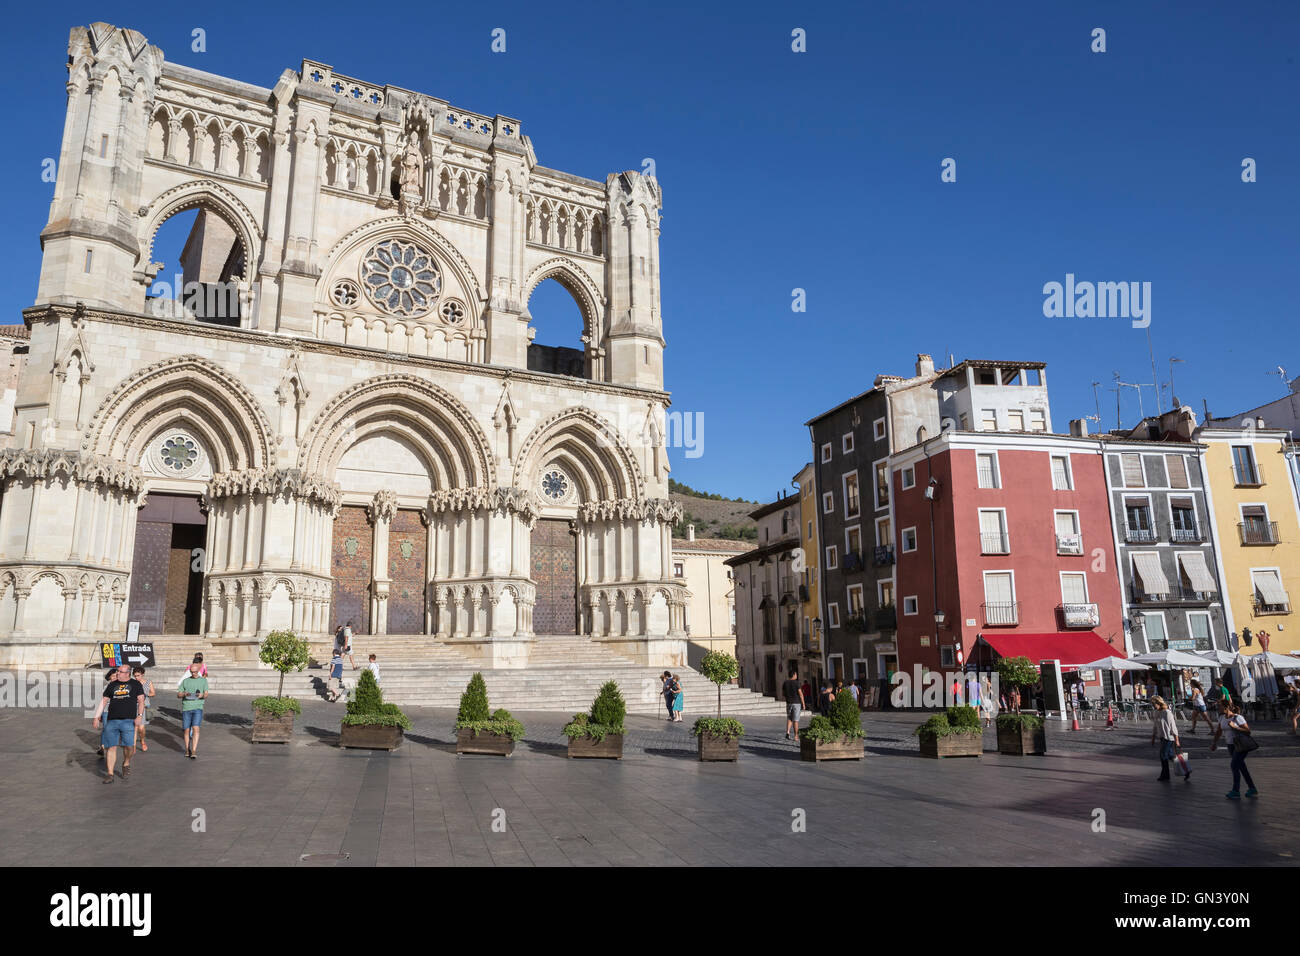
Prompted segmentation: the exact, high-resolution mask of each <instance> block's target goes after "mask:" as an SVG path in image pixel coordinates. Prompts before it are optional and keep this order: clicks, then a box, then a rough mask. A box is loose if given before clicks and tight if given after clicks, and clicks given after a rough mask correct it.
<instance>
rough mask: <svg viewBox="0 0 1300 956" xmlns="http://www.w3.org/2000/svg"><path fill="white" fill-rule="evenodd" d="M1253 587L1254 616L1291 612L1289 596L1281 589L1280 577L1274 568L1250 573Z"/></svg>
mask: <svg viewBox="0 0 1300 956" xmlns="http://www.w3.org/2000/svg"><path fill="white" fill-rule="evenodd" d="M1250 578H1251V583H1252V584H1254V585H1255V613H1256V614H1286V613H1289V612H1290V610H1291V596H1290V595H1289V594H1287V593H1286V589H1285V588H1283V587H1282V576H1281V574H1280V573H1279V572H1278V570H1277V569H1276V568H1265V569H1262V570H1259V571H1251V572H1250Z"/></svg>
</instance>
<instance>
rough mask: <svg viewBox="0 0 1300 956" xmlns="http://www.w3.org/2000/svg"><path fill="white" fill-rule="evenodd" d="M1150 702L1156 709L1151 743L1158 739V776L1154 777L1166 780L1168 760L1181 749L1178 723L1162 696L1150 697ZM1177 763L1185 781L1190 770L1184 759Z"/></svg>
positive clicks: (1167, 777) (1190, 773)
mask: <svg viewBox="0 0 1300 956" xmlns="http://www.w3.org/2000/svg"><path fill="white" fill-rule="evenodd" d="M1151 703H1152V705H1153V706H1154V707H1155V709H1156V725H1155V726H1154V727H1153V728H1151V743H1152V745H1154V744H1155V742H1156V741H1157V740H1159V741H1160V776H1158V777H1156V779H1157V780H1168V779H1169V761H1171V760H1173V759H1174V757H1175V756H1176V755H1177V754H1178V751H1179V750H1180V749H1181V741H1179V739H1178V724H1177V722H1176V721H1175V720H1174V712H1173V711H1172V710H1170V709H1169V705H1168V704H1166V703H1165V700H1164V698H1163V697H1152V698H1151ZM1178 764H1179V770H1181V771H1182V774H1183V780H1184V781H1186V780H1187V778H1188V777H1190V776H1191V775H1192V771H1191V770H1189V769H1187V764H1186V761H1184V760H1180V761H1179V762H1178Z"/></svg>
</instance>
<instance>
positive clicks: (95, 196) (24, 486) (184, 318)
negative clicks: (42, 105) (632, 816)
mask: <svg viewBox="0 0 1300 956" xmlns="http://www.w3.org/2000/svg"><path fill="white" fill-rule="evenodd" d="M67 66H68V82H67V93H68V98H67V118H66V122H65V124H64V127H63V129H64V133H63V142H62V147H61V151H60V158H59V165H58V181H57V184H56V187H55V193H54V199H53V202H52V204H51V208H50V216H49V221H48V223H47V224H46V225H45V227H44V229H43V231H42V232H41V237H40V238H41V243H42V246H43V257H42V264H41V273H40V279H39V284H38V288H37V294H36V299H35V301H34V303H33V305H32V307H31V308H29V309H27V310H26V311H25V312H24V314H23V319H24V323H25V325H26V327H27V328H28V329H30V349H31V357H32V359H33V361H32V362H31V363H30V364H28V365H27V367H26V369H25V371H23V372H22V374H21V377H20V379H19V381H18V383H17V394H16V395H15V397H14V401H13V409H14V411H13V416H12V417H13V432H14V435H15V442H14V444H15V445H16V446H17V447H14V448H9V449H7V450H5V451H4V452H3V456H2V457H0V487H2V489H3V492H2V493H3V508H2V509H0V664H15V663H20V662H28V663H39V664H44V665H48V664H56V663H63V662H71V663H78V664H80V663H83V662H84V661H85V660H87V659H88V657H89V655H90V653H91V651H92V650H93V648H94V646H95V644H96V642H99V641H101V640H103V639H107V638H110V637H119V638H120V637H121V636H122V635H123V634H124V633H125V632H126V629H127V626H128V623H129V622H136V623H138V624H139V626H140V632H141V634H142V635H159V636H162V635H175V636H178V637H179V635H184V634H189V635H195V636H198V637H201V638H203V639H204V640H206V641H207V642H208V643H209V644H212V645H217V644H220V645H225V646H228V647H230V648H234V649H242V651H243V654H244V656H248V655H252V654H253V653H255V650H256V643H257V640H258V638H259V637H261V636H264V635H265V634H266V633H268V632H269V631H270V630H272V629H276V628H293V629H295V630H297V631H298V632H300V633H303V634H306V635H308V636H311V637H313V638H314V639H317V640H326V639H328V636H329V634H330V633H331V632H332V630H333V628H334V626H335V625H336V624H337V623H339V622H341V621H346V620H351V621H353V622H354V626H355V628H356V630H357V631H358V632H359V633H363V634H364V633H370V634H417V635H426V636H427V638H428V642H429V644H430V645H432V644H434V643H450V644H455V645H457V646H458V647H459V648H460V649H462V650H464V651H465V652H466V653H468V654H471V655H476V656H477V658H478V659H480V660H482V661H484V662H485V663H487V664H489V665H496V666H523V665H525V664H526V662H527V660H528V654H529V647H530V644H531V643H532V641H533V639H534V637H535V636H536V635H538V634H578V635H585V636H587V637H589V638H590V639H591V640H593V641H598V642H601V643H604V644H606V645H608V646H610V648H611V649H614V650H619V651H620V652H622V653H625V654H628V655H631V656H633V657H635V658H636V659H637V660H640V661H642V662H644V663H646V664H651V665H662V666H676V665H681V664H684V663H685V661H686V631H685V626H686V589H685V588H684V587H683V586H682V585H681V584H679V583H678V582H676V581H674V580H673V576H672V568H671V566H670V561H671V554H672V549H671V528H672V524H673V522H674V521H675V520H676V519H678V518H679V517H680V515H681V509H680V508H679V507H677V506H675V505H673V504H672V503H671V501H670V500H669V497H668V488H667V482H668V461H667V456H666V451H665V447H664V442H663V435H664V428H663V419H664V410H665V407H666V405H667V403H668V395H667V393H665V392H664V390H663V350H664V339H663V336H662V327H661V317H660V311H659V308H660V307H659V254H658V246H659V209H660V203H661V194H660V189H659V185H658V183H657V182H656V180H655V179H654V178H653V177H649V176H645V175H642V174H640V173H638V172H622V173H613V174H611V175H609V176H607V177H606V178H605V179H604V180H593V179H587V178H585V177H582V176H578V175H574V174H572V173H567V172H561V171H558V170H554V169H549V168H547V167H545V166H543V165H541V164H540V163H539V162H538V159H537V156H536V155H535V153H534V150H533V145H532V143H531V141H530V140H529V138H528V137H527V136H526V135H524V132H523V129H522V125H523V124H522V123H521V121H520V120H518V119H516V118H513V117H509V116H505V115H502V114H496V115H484V114H479V113H474V112H470V111H466V110H463V109H460V108H459V107H456V106H453V105H452V104H450V103H448V102H447V101H445V100H441V99H437V98H435V97H432V96H429V95H426V94H424V93H419V92H415V91H412V90H407V89H402V88H400V87H396V86H391V85H384V84H383V83H382V82H374V81H370V80H363V79H359V78H354V77H349V76H345V75H343V74H341V73H336V72H335V71H334V70H333V69H332V68H331V67H330V66H328V65H326V64H323V63H318V62H315V61H311V60H304V61H302V64H301V66H300V67H299V68H296V69H287V70H285V71H284V72H283V73H281V74H280V75H279V76H278V77H272V78H271V79H272V81H273V82H272V84H271V85H267V86H259V85H256V84H254V83H249V82H246V81H244V80H235V79H229V78H226V77H221V76H214V75H212V74H209V73H204V72H201V71H199V70H196V69H193V68H191V67H188V66H183V65H180V64H176V63H171V62H168V61H167V60H166V58H165V57H164V54H163V51H162V50H161V49H159V48H158V47H156V46H153V45H152V44H150V43H149V42H148V41H147V39H146V38H145V37H144V36H142V35H141V34H140V33H137V32H136V31H134V30H130V29H120V28H117V27H114V26H111V25H109V24H105V23H96V24H92V25H91V26H90V27H87V28H81V27H78V28H75V29H73V30H72V32H71V36H70V40H69V46H68V58H67ZM195 210H197V211H198V214H197V215H196V217H195V219H194V225H193V227H192V230H191V233H190V238H189V241H187V243H186V244H185V249H184V252H183V254H182V256H181V262H180V263H179V265H180V267H181V268H182V269H183V272H182V273H181V282H180V284H181V285H182V286H183V288H180V289H177V288H174V287H172V283H173V281H174V272H172V273H164V272H163V271H162V270H163V264H162V263H160V262H158V261H156V259H157V257H156V255H155V253H156V251H157V250H155V248H154V243H155V237H156V236H157V234H158V230H159V227H160V226H162V225H163V224H164V223H166V222H167V221H168V220H169V219H170V218H171V217H173V216H175V215H178V214H182V213H186V212H192V211H195ZM177 265H178V263H169V264H168V269H169V270H170V269H175V268H176V266H177ZM552 278H553V279H555V280H557V281H558V282H559V283H560V284H561V285H562V286H563V287H564V288H565V289H567V290H568V292H569V293H570V294H571V295H572V297H573V298H574V300H575V302H576V304H577V306H578V308H579V310H580V312H581V314H582V318H583V323H584V331H583V334H582V337H581V340H580V341H575V342H572V343H569V345H568V346H562V345H555V344H553V343H548V344H546V345H543V344H541V343H538V342H535V341H534V334H535V328H534V327H533V322H532V315H531V314H530V312H529V300H530V297H531V296H532V293H533V291H534V290H535V289H536V288H537V286H538V284H539V283H541V282H543V281H544V280H547V279H552ZM570 346H571V347H570ZM236 656H238V655H236Z"/></svg>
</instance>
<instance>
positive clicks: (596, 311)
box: [524, 256, 605, 345]
mask: <svg viewBox="0 0 1300 956" xmlns="http://www.w3.org/2000/svg"><path fill="white" fill-rule="evenodd" d="M546 279H554V280H555V281H557V282H558V283H560V285H562V286H564V288H565V290H566V291H567V292H568V293H569V295H571V296H573V299H574V301H575V302H577V304H578V310H579V311H580V312H581V313H582V324H583V333H584V334H585V335H587V336H589V337H590V339H591V342H590V344H591V345H599V344H600V341H599V340H600V339H601V338H603V337H604V322H603V316H604V314H605V297H604V296H603V295H602V294H601V292H600V288H599V286H597V285H596V282H595V280H594V279H592V278H591V276H589V275H588V274H587V271H586V270H585V269H583V268H582V266H580V265H578V263H577V262H575V261H574V260H572V259H570V258H569V257H568V256H554V257H553V258H550V259H547V260H546V261H545V262H543V263H542V264H541V265H539V266H537V268H535V269H533V271H532V272H531V273H529V275H528V278H527V279H526V280H525V281H524V302H525V304H527V302H528V301H529V300H530V299H531V298H532V296H533V291H534V290H535V289H536V288H537V287H538V286H539V285H541V284H542V282H543V281H545V280H546Z"/></svg>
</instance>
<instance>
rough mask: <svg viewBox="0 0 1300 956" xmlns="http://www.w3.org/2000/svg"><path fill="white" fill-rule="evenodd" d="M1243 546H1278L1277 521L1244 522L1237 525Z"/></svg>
mask: <svg viewBox="0 0 1300 956" xmlns="http://www.w3.org/2000/svg"><path fill="white" fill-rule="evenodd" d="M1237 530H1238V531H1239V532H1240V533H1241V543H1242V544H1277V543H1278V536H1277V522H1276V521H1242V522H1239V523H1238V524H1237Z"/></svg>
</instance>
